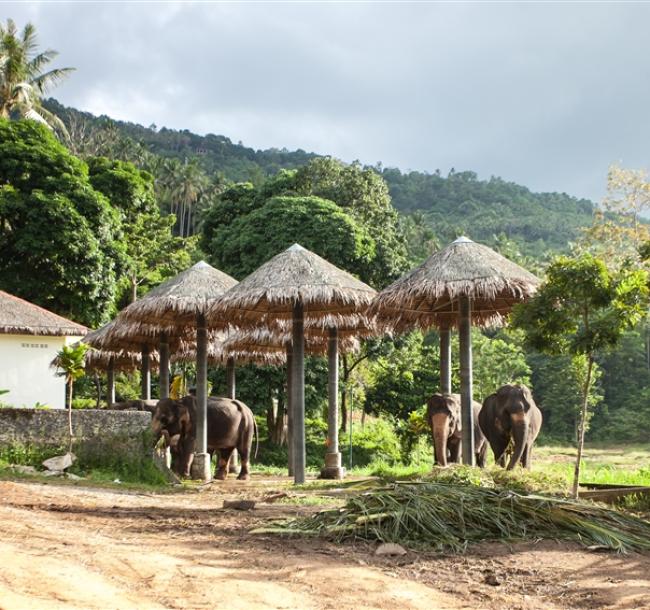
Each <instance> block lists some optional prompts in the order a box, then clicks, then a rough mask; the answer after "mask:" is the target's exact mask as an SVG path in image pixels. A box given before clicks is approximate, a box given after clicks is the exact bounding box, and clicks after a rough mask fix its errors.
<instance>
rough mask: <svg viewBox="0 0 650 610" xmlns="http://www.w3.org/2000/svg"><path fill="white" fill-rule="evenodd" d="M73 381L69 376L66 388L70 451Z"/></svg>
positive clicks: (69, 444)
mask: <svg viewBox="0 0 650 610" xmlns="http://www.w3.org/2000/svg"><path fill="white" fill-rule="evenodd" d="M73 384H74V381H73V380H72V377H70V388H69V390H68V434H69V435H70V442H69V443H68V452H69V453H72V387H73Z"/></svg>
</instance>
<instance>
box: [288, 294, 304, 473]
mask: <svg viewBox="0 0 650 610" xmlns="http://www.w3.org/2000/svg"><path fill="white" fill-rule="evenodd" d="M292 331H293V332H292V343H293V362H292V365H293V366H292V371H293V379H292V388H291V390H292V398H291V406H292V409H293V479H294V482H295V483H296V484H301V483H304V482H305V462H306V455H305V328H304V313H303V305H302V303H295V304H294V306H293V324H292Z"/></svg>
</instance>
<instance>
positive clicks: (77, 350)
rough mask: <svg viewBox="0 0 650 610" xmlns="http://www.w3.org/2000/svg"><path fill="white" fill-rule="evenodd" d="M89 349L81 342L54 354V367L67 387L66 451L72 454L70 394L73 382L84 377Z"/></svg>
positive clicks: (65, 346) (64, 347) (66, 346)
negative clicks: (67, 445)
mask: <svg viewBox="0 0 650 610" xmlns="http://www.w3.org/2000/svg"><path fill="white" fill-rule="evenodd" d="M89 349H91V347H90V346H89V345H86V344H85V343H83V342H82V341H80V342H79V343H76V344H75V345H64V346H63V347H62V348H61V349H60V350H59V351H58V352H57V354H56V366H57V368H58V369H60V370H61V372H60V373H59V375H61V376H62V377H65V382H66V384H67V386H68V432H69V433H70V445H69V448H68V451H69V452H70V453H71V452H72V439H73V434H72V392H73V388H74V382H75V381H77V379H80V378H81V377H83V376H84V375H85V372H86V352H87V351H88V350H89Z"/></svg>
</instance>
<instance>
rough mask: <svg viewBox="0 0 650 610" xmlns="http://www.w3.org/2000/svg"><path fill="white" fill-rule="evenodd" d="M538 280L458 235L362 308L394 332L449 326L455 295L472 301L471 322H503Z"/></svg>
mask: <svg viewBox="0 0 650 610" xmlns="http://www.w3.org/2000/svg"><path fill="white" fill-rule="evenodd" d="M539 283H540V280H539V278H537V277H536V276H534V275H533V274H532V273H530V272H529V271H526V270H525V269H523V268H522V267H520V266H519V265H517V264H515V263H513V262H512V261H510V260H508V259H507V258H505V257H503V256H501V255H500V254H498V253H497V252H495V251H494V250H492V249H490V248H488V247H487V246H484V245H482V244H477V243H474V242H473V241H471V240H469V239H467V238H464V237H461V238H459V239H457V240H456V241H454V242H453V243H451V244H449V245H448V246H447V247H446V248H444V249H443V250H441V251H439V252H436V253H434V254H432V255H431V256H430V257H429V258H428V259H427V260H426V261H425V262H424V263H422V264H421V265H420V266H419V267H416V268H415V269H413V270H412V271H410V272H409V273H407V274H406V275H404V276H403V277H401V278H400V279H399V280H397V281H396V282H394V283H393V284H391V285H390V286H388V287H387V288H385V289H384V290H382V291H381V292H380V293H379V294H378V295H377V297H376V298H375V299H374V301H373V303H372V304H371V306H370V307H369V309H368V315H375V316H377V318H378V322H379V324H380V326H384V327H385V326H390V325H392V326H393V327H395V328H396V329H399V330H407V329H409V328H414V327H418V326H419V327H421V328H423V327H428V326H431V325H434V324H435V325H438V326H443V327H444V326H451V325H453V324H455V323H456V320H457V317H458V298H459V297H460V296H467V297H470V298H471V299H472V309H473V312H472V319H473V322H474V323H477V324H483V325H493V324H497V323H500V322H502V321H503V319H504V316H505V315H506V314H508V313H509V312H510V310H511V309H512V307H513V305H514V304H515V303H518V302H521V301H523V300H525V299H527V298H528V297H530V296H532V295H533V294H534V293H535V292H536V290H537V287H538V285H539Z"/></svg>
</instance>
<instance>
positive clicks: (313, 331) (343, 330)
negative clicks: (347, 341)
mask: <svg viewBox="0 0 650 610" xmlns="http://www.w3.org/2000/svg"><path fill="white" fill-rule="evenodd" d="M268 324H269V325H268V328H269V330H271V331H275V330H276V329H277V330H278V331H279V332H281V333H290V332H291V319H290V318H276V319H271V320H269V323H268ZM304 327H305V334H307V335H311V336H313V337H317V336H323V337H327V336H328V334H329V330H330V328H336V329H337V331H338V334H339V337H343V336H353V337H357V338H360V339H361V338H367V337H377V336H379V335H382V334H385V333H386V331H385V329H382V328H380V327H379V326H378V324H377V320H376V319H375V318H369V317H368V316H365V315H363V314H352V315H348V316H341V315H326V316H323V317H322V318H310V317H307V318H306V319H305V320H304Z"/></svg>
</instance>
